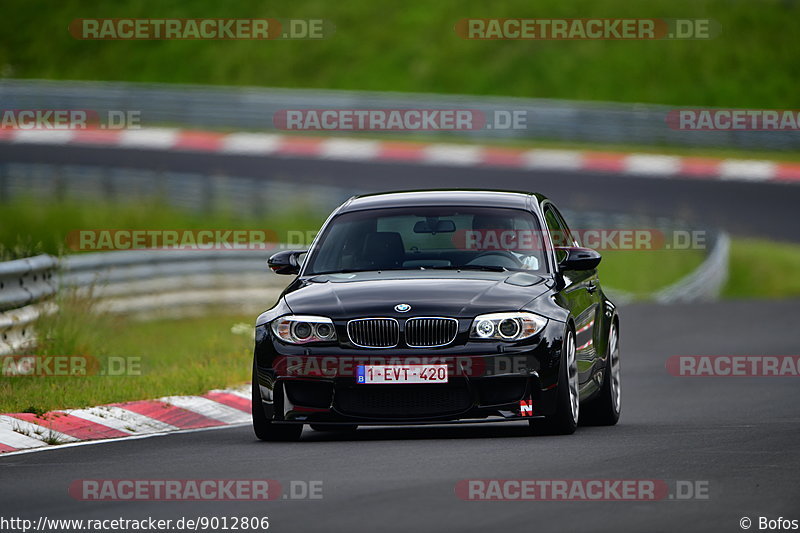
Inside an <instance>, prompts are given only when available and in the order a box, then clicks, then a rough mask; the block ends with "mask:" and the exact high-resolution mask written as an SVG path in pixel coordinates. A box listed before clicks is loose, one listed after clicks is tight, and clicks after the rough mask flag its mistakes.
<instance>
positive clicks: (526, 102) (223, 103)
mask: <svg viewBox="0 0 800 533" xmlns="http://www.w3.org/2000/svg"><path fill="white" fill-rule="evenodd" d="M687 104H690V103H687ZM0 107H3V108H6V109H40V108H44V109H87V110H93V111H97V112H98V113H101V114H102V113H105V112H107V111H110V110H137V111H140V112H141V123H142V125H143V126H155V125H172V126H180V127H184V128H224V129H228V128H238V129H247V130H259V131H263V130H271V129H275V126H274V124H273V116H274V114H275V113H276V112H278V111H281V110H286V109H306V108H313V109H340V108H341V109H418V108H424V109H473V110H478V111H482V112H483V113H484V114H486V115H487V116H493V113H494V112H495V111H511V110H519V111H524V112H525V113H526V117H527V127H526V128H524V129H498V128H493V129H491V130H489V129H481V130H475V131H458V132H446V133H445V132H442V134H443V135H449V136H451V137H454V138H483V139H486V138H519V139H522V138H524V139H543V140H557V141H567V142H593V143H604V144H609V143H620V144H634V145H652V146H661V145H675V146H693V147H727V148H741V149H754V148H755V149H758V148H763V149H771V150H796V149H798V148H800V131H790V132H789V131H712V132H703V131H680V130H674V129H671V128H669V127H668V125H667V122H666V117H667V114H668V113H669V112H670V111H672V110H673V109H675V108H673V107H670V106H663V105H650V104H623V103H613V102H589V101H572V100H555V99H540V98H510V97H493V96H467V95H438V94H423V93H380V92H361V91H360V92H355V91H333V90H308V89H276V88H257V87H217V86H203V85H171V84H155V83H123V82H84V81H50V80H8V79H6V80H2V81H0ZM694 107H697V106H694ZM392 135H397V134H392Z"/></svg>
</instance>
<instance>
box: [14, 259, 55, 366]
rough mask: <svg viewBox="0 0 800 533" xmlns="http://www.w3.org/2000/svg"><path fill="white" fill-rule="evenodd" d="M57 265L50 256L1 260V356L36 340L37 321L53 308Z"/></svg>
mask: <svg viewBox="0 0 800 533" xmlns="http://www.w3.org/2000/svg"><path fill="white" fill-rule="evenodd" d="M57 264H58V263H57V261H56V258H54V257H51V256H49V255H38V256H36V257H29V258H26V259H18V260H16V261H7V262H5V263H0V355H3V354H7V353H11V352H14V351H16V350H19V349H21V348H25V347H26V346H29V345H31V344H32V343H33V342H35V340H36V336H35V334H34V331H33V324H34V323H35V322H36V321H37V320H38V319H39V317H40V316H42V314H45V313H48V312H50V311H51V310H52V304H51V303H50V302H48V301H47V300H48V299H49V298H50V297H52V296H53V295H54V294H55V293H56V283H55V280H54V279H53V276H54V274H55V270H56V267H57Z"/></svg>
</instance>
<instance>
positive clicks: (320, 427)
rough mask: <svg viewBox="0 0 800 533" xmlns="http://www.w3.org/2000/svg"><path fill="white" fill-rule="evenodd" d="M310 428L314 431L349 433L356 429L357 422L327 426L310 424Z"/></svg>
mask: <svg viewBox="0 0 800 533" xmlns="http://www.w3.org/2000/svg"><path fill="white" fill-rule="evenodd" d="M310 426H311V429H313V430H314V431H321V432H328V433H349V432H351V431H355V430H356V429H358V425H357V424H346V425H344V424H343V425H340V426H328V425H325V424H310Z"/></svg>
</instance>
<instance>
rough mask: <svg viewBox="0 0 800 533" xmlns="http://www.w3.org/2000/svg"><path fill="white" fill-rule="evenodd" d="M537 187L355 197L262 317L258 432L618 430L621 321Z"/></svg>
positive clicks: (289, 258)
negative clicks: (493, 427) (456, 426)
mask: <svg viewBox="0 0 800 533" xmlns="http://www.w3.org/2000/svg"><path fill="white" fill-rule="evenodd" d="M600 259H601V258H600V255H599V254H598V253H597V252H596V251H594V250H591V249H586V248H581V247H579V246H578V243H577V242H576V241H575V240H574V239H573V237H572V235H571V233H570V230H569V228H568V227H567V224H566V222H565V221H564V219H563V217H562V216H561V214H560V213H559V211H558V209H557V208H556V206H555V205H553V203H552V202H550V201H549V200H548V199H547V198H546V197H544V196H542V195H540V194H530V193H521V192H499V191H497V192H495V191H463V190H449V191H445V190H436V191H413V192H396V193H385V194H374V195H367V196H359V197H354V198H351V199H350V200H348V201H347V202H345V203H344V204H343V205H342V206H340V207H339V208H338V209H336V210H335V211H334V212H333V213H332V214H331V216H330V217H329V218H328V220H327V221H326V222H325V224H324V225H323V227H322V229H321V230H320V232H319V234H318V236H317V237H316V239H315V240H314V242H313V243H312V245H311V247H310V250H308V251H289V250H287V251H282V252H279V253H277V254H275V255H273V256H272V257H271V258H270V259H269V266H270V268H271V269H272V270H273V271H275V272H276V273H278V274H289V275H294V276H296V277H295V279H294V280H293V281H292V282H291V283H290V284H289V286H288V287H287V288H286V289H285V290H284V292H283V293H282V294H281V297H280V299H279V300H278V302H277V304H276V305H275V306H274V307H273V308H272V309H269V310H268V311H266V312H264V313H263V314H262V315H261V316H259V317H258V320H257V323H256V344H255V356H254V361H253V427H254V430H255V433H256V435H257V436H258V438H260V439H262V440H296V439H298V438H299V437H300V435H301V432H302V429H303V425H304V424H309V425H310V426H311V428H312V429H315V430H320V431H326V430H338V431H341V430H353V429H355V428H356V427H357V426H359V425H370V424H371V425H391V424H442V423H464V422H469V423H475V422H496V421H528V422H529V424H530V428H531V431H532V433H535V434H541V433H544V434H571V433H573V432H574V431H575V429H576V427H577V425H578V424H579V423H581V424H584V425H585V424H591V425H613V424H616V422H617V420H618V419H619V413H620V361H619V318H618V316H617V309H616V307H615V306H614V304H613V303H612V302H611V301H610V300H609V299H608V298H607V297H606V296H605V294H604V293H603V290H602V288H601V287H600V282H599V279H598V275H597V266H598V264H599V263H600Z"/></svg>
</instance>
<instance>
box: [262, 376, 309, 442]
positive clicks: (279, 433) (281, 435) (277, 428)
mask: <svg viewBox="0 0 800 533" xmlns="http://www.w3.org/2000/svg"><path fill="white" fill-rule="evenodd" d="M252 383H253V385H252V387H251V389H252V406H251V410H252V413H253V432H254V433H255V434H256V437H258V438H259V439H260V440H264V441H298V440H300V435H301V434H302V433H303V424H273V423H272V422H271V421H270V420H268V419H267V415H265V414H264V407H263V406H262V405H261V393H260V392H259V391H258V376H257V375H256V366H255V362H253V381H252Z"/></svg>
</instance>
